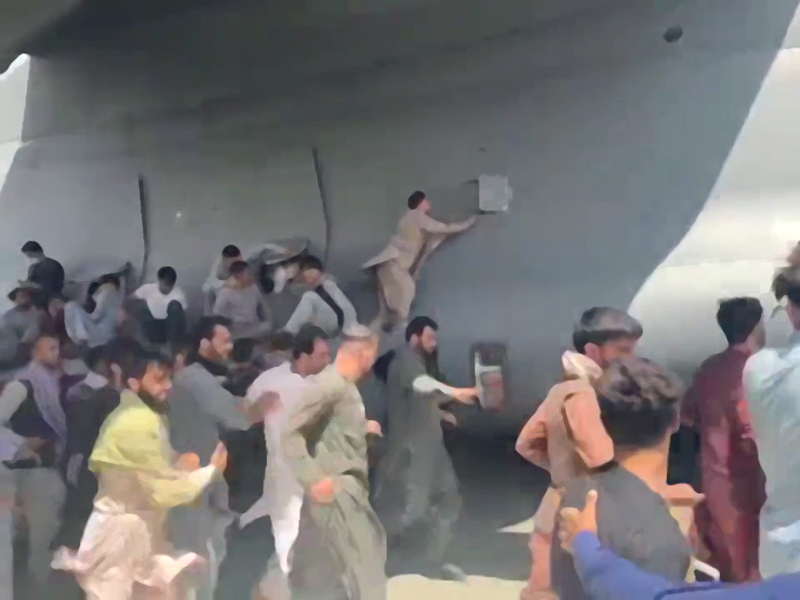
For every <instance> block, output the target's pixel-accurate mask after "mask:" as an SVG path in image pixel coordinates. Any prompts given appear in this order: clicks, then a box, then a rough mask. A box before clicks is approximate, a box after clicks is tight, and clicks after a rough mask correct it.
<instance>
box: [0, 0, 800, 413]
mask: <svg viewBox="0 0 800 600" xmlns="http://www.w3.org/2000/svg"><path fill="white" fill-rule="evenodd" d="M797 6H798V0H770V1H769V2H760V3H759V2H752V1H751V0H706V1H704V2H684V3H676V2H672V1H667V0H664V1H657V2H635V1H630V0H593V1H592V0H540V1H538V2H535V3H532V2H529V1H524V0H507V1H506V2H503V3H502V8H501V7H500V5H498V4H497V3H496V2H489V1H488V0H360V1H356V0H350V1H348V2H345V1H341V2H330V1H327V2H326V1H325V0H307V1H305V2H297V1H296V0H295V1H293V2H290V1H288V0H275V1H272V2H263V1H260V2H254V1H250V0H214V1H207V2H192V3H189V2H185V1H179V0H162V1H160V2H155V1H152V2H150V1H145V2H142V1H140V2H100V1H96V0H86V1H84V2H78V1H77V0H62V1H59V0H39V1H38V2H35V3H31V2H30V0H25V2H23V1H22V0H19V1H17V2H12V3H5V4H4V6H3V8H2V9H0V24H2V25H0V33H2V32H5V31H8V32H14V35H8V36H4V35H0V39H2V40H3V43H2V44H3V47H2V50H3V52H4V54H3V56H5V57H6V61H5V64H10V63H11V61H12V60H13V59H14V57H16V56H17V55H18V54H19V53H21V52H25V53H27V54H28V55H29V56H30V59H28V60H23V61H21V63H18V64H17V65H16V68H15V69H13V70H12V71H9V72H8V74H7V75H6V76H5V78H4V79H3V80H2V81H1V82H0V107H2V110H0V141H2V144H1V145H0V182H1V183H2V189H0V206H2V220H0V234H1V235H0V244H1V245H2V246H1V247H2V257H3V258H2V261H0V279H1V280H3V281H9V282H10V281H15V279H16V278H17V277H18V275H19V273H18V270H19V268H20V260H21V258H22V257H21V255H20V253H19V248H20V246H21V244H22V243H23V242H24V241H26V240H28V239H37V240H38V241H40V242H41V243H42V244H43V246H44V247H45V250H46V252H48V253H50V254H51V255H53V256H55V257H57V258H59V259H61V260H62V262H64V264H65V266H66V267H67V269H68V271H69V270H70V269H77V268H78V267H79V266H80V265H82V264H85V263H86V262H87V261H88V260H89V258H90V257H92V256H98V255H102V256H103V257H104V259H105V260H108V261H109V262H111V263H114V264H122V263H124V262H131V263H132V264H133V265H135V266H139V265H141V268H140V271H141V272H142V273H144V275H145V277H149V276H152V274H153V273H154V272H155V270H156V269H157V268H158V267H159V266H162V265H166V264H170V265H172V266H174V267H175V268H176V269H177V270H178V273H179V281H180V284H181V285H183V286H184V287H185V288H186V289H188V290H189V291H190V292H191V293H193V294H199V290H200V286H201V285H202V282H203V280H204V278H205V276H206V274H207V272H208V268H209V266H210V264H211V262H212V261H213V259H214V257H215V256H216V255H217V253H218V252H219V251H220V249H221V248H222V247H223V246H224V245H225V244H227V243H237V244H240V245H242V247H243V248H244V247H247V246H251V245H256V244H259V243H263V242H266V241H270V240H275V239H281V238H289V237H294V236H300V237H306V238H308V239H309V240H310V242H311V247H312V251H314V252H316V253H318V254H320V255H321V256H322V257H324V258H325V260H326V261H327V264H328V267H329V270H330V271H331V273H333V274H334V275H335V276H337V278H338V279H339V280H340V282H342V283H343V285H344V288H345V291H346V292H347V293H348V294H349V295H350V296H351V297H352V298H353V300H354V302H355V304H356V306H357V308H358V309H359V311H360V313H361V314H362V315H363V317H362V320H364V321H365V322H368V321H369V320H370V319H371V317H372V316H373V314H374V311H375V310H376V306H375V300H374V298H375V296H374V289H373V288H372V287H371V283H370V281H369V279H368V277H367V276H366V274H365V273H363V272H362V271H361V270H360V268H359V267H360V265H361V264H362V263H363V262H364V261H365V260H366V259H368V258H369V257H370V256H371V255H373V254H374V253H376V252H377V251H379V250H380V248H381V247H382V246H383V245H384V244H385V243H386V241H387V239H388V236H390V235H391V233H392V231H393V230H394V228H395V226H396V223H397V220H398V219H399V217H400V216H401V215H402V213H403V210H404V209H405V200H406V198H407V197H408V195H409V194H410V193H411V192H412V191H414V190H416V189H422V190H424V191H426V192H427V194H428V196H429V198H430V199H431V202H432V204H433V214H434V216H437V217H440V218H443V219H456V218H461V217H464V216H467V215H469V214H472V213H474V212H475V211H476V210H477V209H478V202H477V196H478V192H477V184H476V183H475V182H476V181H477V180H479V178H480V176H481V175H486V174H488V175H502V176H504V177H507V178H508V181H509V185H510V186H511V188H513V190H514V197H513V201H512V202H511V204H510V206H509V210H508V211H506V212H503V213H498V214H485V215H481V217H480V219H479V223H478V225H477V226H476V227H475V228H474V229H473V230H472V231H470V232H469V233H467V234H465V235H464V236H461V237H460V238H458V239H457V240H455V241H453V242H452V243H448V244H446V245H445V246H444V247H442V248H441V249H439V250H438V251H437V254H436V255H435V256H434V257H433V259H432V260H431V261H430V262H429V264H428V265H427V266H426V269H425V271H424V272H423V274H422V277H421V280H420V286H419V293H418V301H417V305H416V308H415V311H416V313H418V314H421V313H427V314H430V315H431V316H433V317H435V318H436V319H437V320H438V321H439V323H440V325H441V336H440V337H441V352H440V360H441V366H442V369H443V370H444V372H445V373H446V374H447V375H448V377H449V378H450V379H451V380H453V381H454V382H464V383H466V382H467V380H468V379H469V378H470V373H471V371H472V369H473V367H474V363H473V362H472V357H471V356H469V348H470V347H471V346H472V345H473V344H475V343H477V342H498V343H501V344H504V345H505V346H506V348H507V352H508V361H509V397H510V405H509V406H508V408H507V410H506V411H505V413H503V415H504V416H497V417H494V418H490V417H489V416H482V417H481V419H482V422H483V423H490V424H491V426H492V427H504V426H505V424H508V426H509V427H518V426H519V422H520V419H521V418H523V416H524V415H525V414H529V413H530V412H532V410H533V409H534V408H535V406H536V405H537V403H538V401H539V400H540V399H541V398H542V396H543V394H544V393H545V392H546V390H547V388H548V386H549V385H551V384H552V383H553V382H554V381H555V380H556V379H557V378H558V370H559V356H560V354H561V351H562V350H563V349H565V348H567V347H568V346H569V343H570V334H571V330H572V325H573V323H574V321H575V319H577V318H578V316H579V315H580V313H581V311H582V310H584V309H585V308H587V307H590V306H593V305H611V306H618V307H623V308H628V307H629V308H630V310H631V312H632V313H633V314H634V315H636V316H638V317H639V318H640V319H641V320H642V322H643V324H644V328H645V337H644V339H643V340H642V345H641V351H642V352H643V353H644V354H646V355H649V356H651V357H653V358H654V359H656V360H658V361H662V362H664V363H666V364H667V365H669V366H672V367H673V368H675V369H677V370H678V371H679V372H680V373H681V374H682V375H684V376H688V375H690V373H691V371H692V369H694V368H695V367H696V366H697V364H698V363H699V362H700V361H701V360H702V359H703V358H704V357H705V356H706V355H708V354H710V353H712V352H714V351H716V350H718V349H720V348H721V347H722V345H723V340H722V336H721V334H720V333H719V332H718V331H717V327H716V324H715V322H714V313H715V311H716V305H717V301H718V299H719V298H721V297H725V296H730V295H739V294H748V295H756V296H758V297H760V298H762V300H763V301H764V303H765V305H766V308H767V312H768V313H769V312H771V310H772V308H773V306H774V299H771V295H770V292H769V286H770V283H771V277H772V274H773V272H774V270H775V268H776V267H777V266H778V265H779V264H780V262H781V261H782V260H783V258H784V256H785V255H786V253H787V251H788V249H789V247H790V246H791V245H792V244H794V243H795V241H796V240H797V239H798V238H799V237H800V203H798V202H797V197H796V196H797V189H798V183H800V179H799V178H800V175H798V173H799V172H800V171H798V169H797V166H796V164H795V163H796V160H795V155H796V152H795V151H794V150H795V149H796V147H797V141H798V139H800V120H798V118H797V110H796V98H797V97H798V92H800V89H799V88H800V83H798V82H800V79H799V78H798V69H800V63H798V60H800V59H798V54H797V49H796V45H797V44H796V42H797V36H798V33H797V32H798V26H797V17H796V11H797ZM143 202H145V203H146V207H145V208H143ZM781 319H782V317H780V316H778V317H776V318H775V319H774V320H772V321H771V329H772V330H773V333H774V334H775V335H777V336H778V337H780V336H782V335H784V334H785V333H786V332H787V331H788V325H787V324H786V322H785V320H781Z"/></svg>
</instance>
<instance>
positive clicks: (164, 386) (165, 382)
mask: <svg viewBox="0 0 800 600" xmlns="http://www.w3.org/2000/svg"><path fill="white" fill-rule="evenodd" d="M173 368H174V363H173V361H172V359H171V358H169V357H168V356H165V355H163V354H161V353H158V352H149V351H147V350H143V349H139V350H138V351H137V352H135V353H134V354H133V356H132V357H131V361H130V363H129V364H128V365H127V368H126V371H127V372H123V377H124V379H125V385H126V387H127V388H128V389H129V390H130V391H132V392H133V393H134V394H136V395H137V396H139V398H140V399H141V400H142V402H144V403H145V404H147V405H148V406H149V407H150V408H152V409H153V410H154V411H156V412H158V413H166V412H167V411H168V410H169V398H170V392H171V391H172V371H173Z"/></svg>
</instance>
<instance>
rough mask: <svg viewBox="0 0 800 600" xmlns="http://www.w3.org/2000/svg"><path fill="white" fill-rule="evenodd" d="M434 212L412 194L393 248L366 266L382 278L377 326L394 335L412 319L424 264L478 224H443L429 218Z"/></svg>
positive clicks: (471, 220)
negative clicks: (449, 241)
mask: <svg viewBox="0 0 800 600" xmlns="http://www.w3.org/2000/svg"><path fill="white" fill-rule="evenodd" d="M430 209H431V205H430V202H428V198H427V197H426V196H425V193H424V192H420V191H416V192H414V193H413V194H411V196H409V198H408V212H407V213H406V214H405V215H404V216H403V218H402V219H400V223H399V224H398V225H397V231H396V232H395V234H394V236H392V239H391V240H390V241H389V244H388V245H387V246H386V248H384V250H383V251H382V252H381V253H380V254H378V255H377V256H375V257H374V258H372V259H370V260H369V261H367V262H366V263H365V264H364V267H363V268H364V269H375V274H376V275H377V277H378V301H379V303H380V313H379V314H378V316H377V317H376V320H375V322H373V326H377V325H381V326H382V327H383V329H384V330H387V331H390V330H391V329H393V328H394V326H395V325H396V324H397V323H399V322H404V321H406V320H407V319H408V315H409V313H410V311H411V304H412V303H413V302H414V296H415V295H416V293H417V279H418V277H419V273H420V269H421V268H422V264H423V263H424V262H425V260H426V259H427V258H428V256H430V254H431V253H432V252H433V251H434V250H435V249H436V248H437V247H438V246H439V244H441V243H442V242H443V241H444V240H446V239H447V238H448V237H451V236H453V235H455V234H457V233H461V232H462V231H465V230H467V229H469V228H470V227H472V226H473V225H474V224H475V221H476V220H477V217H475V216H473V217H470V218H469V219H467V220H466V221H461V222H458V223H441V222H439V221H437V220H435V219H433V218H432V217H430V216H429V215H428V212H429V211H430Z"/></svg>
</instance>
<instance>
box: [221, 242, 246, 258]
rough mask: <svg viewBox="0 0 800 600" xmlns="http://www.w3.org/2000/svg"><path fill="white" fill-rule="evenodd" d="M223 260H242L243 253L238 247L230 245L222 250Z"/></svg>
mask: <svg viewBox="0 0 800 600" xmlns="http://www.w3.org/2000/svg"><path fill="white" fill-rule="evenodd" d="M222 258H228V259H231V260H233V259H237V260H241V259H242V251H241V250H239V248H238V247H237V246H234V245H233V244H228V245H227V246H225V247H224V248H223V249H222Z"/></svg>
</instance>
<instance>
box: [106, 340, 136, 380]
mask: <svg viewBox="0 0 800 600" xmlns="http://www.w3.org/2000/svg"><path fill="white" fill-rule="evenodd" d="M103 348H104V352H103V355H104V356H105V359H106V361H107V363H108V365H109V370H110V372H111V377H109V379H111V380H112V381H113V384H114V387H116V388H117V389H122V388H124V387H126V384H125V375H124V374H125V373H130V372H131V371H132V370H133V368H134V363H135V362H136V361H137V360H138V357H139V356H140V355H141V353H142V352H143V351H144V350H143V348H142V345H141V344H140V343H139V342H137V341H136V340H134V339H131V338H124V337H119V338H115V339H113V340H111V341H110V342H109V343H108V344H106V345H105V346H103Z"/></svg>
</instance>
